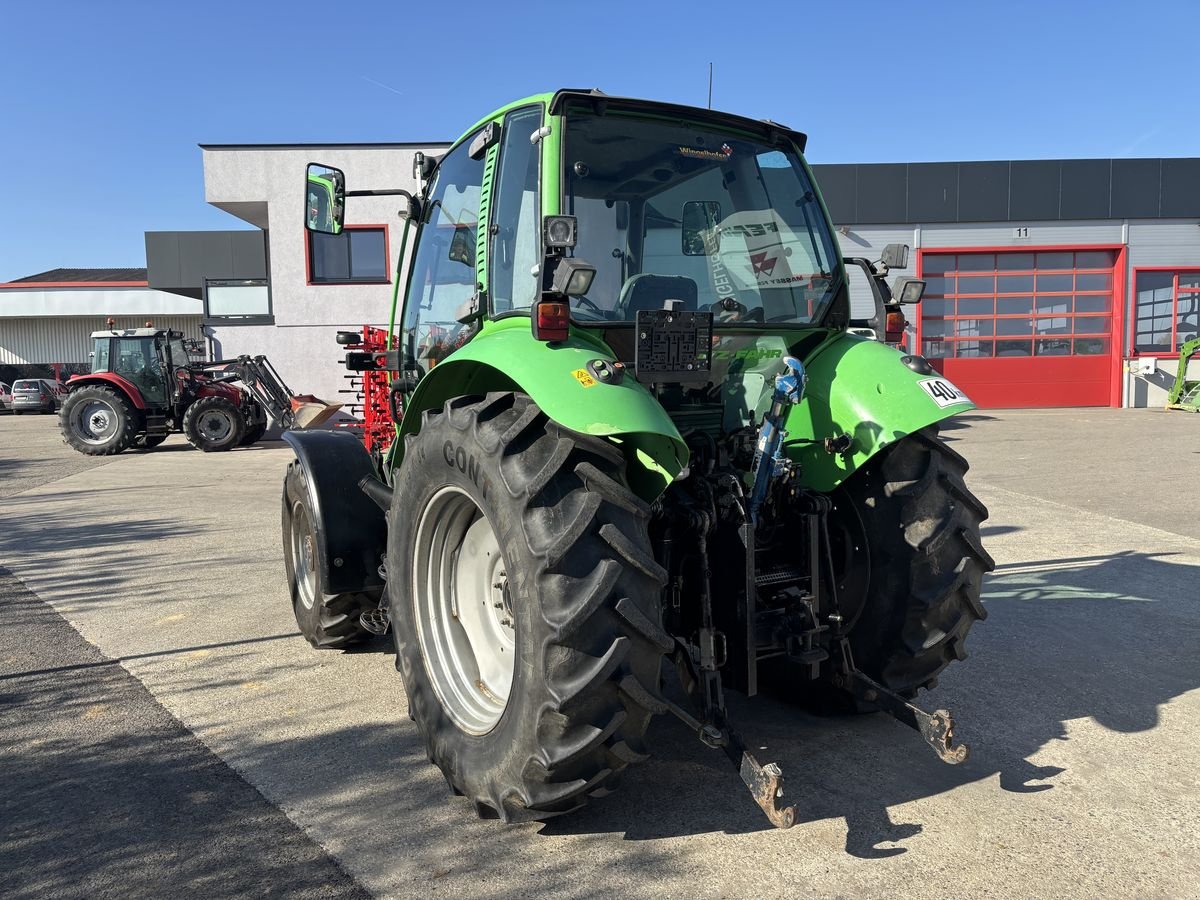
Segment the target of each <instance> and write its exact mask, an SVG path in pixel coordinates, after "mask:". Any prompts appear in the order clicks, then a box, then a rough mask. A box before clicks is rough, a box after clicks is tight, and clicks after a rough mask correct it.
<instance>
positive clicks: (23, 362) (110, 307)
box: [0, 269, 203, 381]
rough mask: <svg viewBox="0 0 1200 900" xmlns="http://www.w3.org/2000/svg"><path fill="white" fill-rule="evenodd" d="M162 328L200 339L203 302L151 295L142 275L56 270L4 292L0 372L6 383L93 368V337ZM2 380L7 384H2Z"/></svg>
mask: <svg viewBox="0 0 1200 900" xmlns="http://www.w3.org/2000/svg"><path fill="white" fill-rule="evenodd" d="M109 319H112V320H113V322H114V326H115V327H117V328H139V327H141V326H143V325H145V324H146V322H148V321H152V322H154V324H155V326H156V327H159V328H173V329H175V330H177V331H182V332H184V334H186V335H187V336H188V337H189V338H194V339H199V338H200V337H201V321H202V319H203V317H202V315H201V309H200V302H199V300H195V299H191V298H189V297H186V296H181V295H180V294H177V293H172V292H169V291H160V290H154V289H152V288H151V287H149V285H148V283H147V281H146V270H145V269H52V270H50V271H48V272H41V273H38V274H35V275H28V276H26V277H24V278H18V279H17V280H16V281H11V282H8V283H5V284H0V371H2V372H3V373H4V376H5V377H6V378H7V380H8V381H12V380H14V379H15V378H20V377H39V376H46V375H50V374H53V375H54V377H60V376H64V377H65V376H66V375H68V374H71V373H74V372H80V371H86V370H87V369H88V368H89V359H90V354H91V350H92V340H91V337H90V335H91V333H92V332H93V331H99V330H100V329H102V328H106V327H108V326H107V324H106V323H107V322H108V320H109ZM0 380H4V378H0Z"/></svg>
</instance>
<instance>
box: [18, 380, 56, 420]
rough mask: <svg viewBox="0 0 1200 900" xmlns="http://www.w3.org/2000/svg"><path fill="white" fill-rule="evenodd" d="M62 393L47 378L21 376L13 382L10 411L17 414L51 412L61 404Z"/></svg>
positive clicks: (54, 383)
mask: <svg viewBox="0 0 1200 900" xmlns="http://www.w3.org/2000/svg"><path fill="white" fill-rule="evenodd" d="M64 395H65V391H60V390H59V385H58V383H57V382H54V381H51V380H50V379H49V378H22V379H21V380H20V381H15V382H13V387H12V397H13V400H12V411H13V413H14V414H15V415H18V416H19V415H20V414H21V413H23V412H42V413H52V412H54V411H55V410H57V409H58V408H59V407H60V406H62V398H63V396H64Z"/></svg>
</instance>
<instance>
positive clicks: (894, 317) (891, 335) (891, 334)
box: [887, 310, 908, 344]
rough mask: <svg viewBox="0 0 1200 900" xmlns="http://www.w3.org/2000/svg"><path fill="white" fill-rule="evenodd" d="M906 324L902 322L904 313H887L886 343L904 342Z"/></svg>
mask: <svg viewBox="0 0 1200 900" xmlns="http://www.w3.org/2000/svg"><path fill="white" fill-rule="evenodd" d="M907 324H908V323H907V322H905V321H904V313H902V312H900V311H898V310H897V311H894V312H889V313H888V314H887V342H888V343H889V344H898V343H900V342H901V341H902V340H904V326H905V325H907Z"/></svg>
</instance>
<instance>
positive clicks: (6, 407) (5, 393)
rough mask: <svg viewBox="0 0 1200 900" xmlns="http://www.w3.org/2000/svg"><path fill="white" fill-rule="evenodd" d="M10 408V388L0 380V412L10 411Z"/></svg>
mask: <svg viewBox="0 0 1200 900" xmlns="http://www.w3.org/2000/svg"><path fill="white" fill-rule="evenodd" d="M12 408H13V399H12V389H11V388H10V387H9V386H8V385H7V384H5V383H4V382H3V381H0V412H12Z"/></svg>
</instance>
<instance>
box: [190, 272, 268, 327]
mask: <svg viewBox="0 0 1200 900" xmlns="http://www.w3.org/2000/svg"><path fill="white" fill-rule="evenodd" d="M204 320H205V321H206V322H224V323H230V324H235V325H270V324H272V323H273V322H274V321H275V317H274V315H273V314H272V312H271V289H270V287H269V286H268V285H267V282H266V281H265V280H262V279H253V280H232V279H224V280H216V279H205V282H204Z"/></svg>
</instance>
